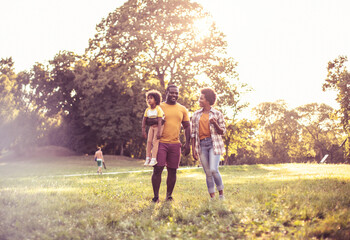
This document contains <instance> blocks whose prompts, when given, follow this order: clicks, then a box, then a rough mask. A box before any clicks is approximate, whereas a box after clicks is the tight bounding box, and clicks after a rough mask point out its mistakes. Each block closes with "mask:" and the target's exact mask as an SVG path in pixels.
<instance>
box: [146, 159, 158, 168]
mask: <svg viewBox="0 0 350 240" xmlns="http://www.w3.org/2000/svg"><path fill="white" fill-rule="evenodd" d="M157 163H158V162H157V159H156V158H152V159H151V161H150V162H149V164H148V166H150V167H153V166H154V165H156V164H157Z"/></svg>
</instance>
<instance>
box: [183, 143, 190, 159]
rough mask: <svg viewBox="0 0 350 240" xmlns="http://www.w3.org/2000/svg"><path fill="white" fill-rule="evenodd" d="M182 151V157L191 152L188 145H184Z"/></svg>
mask: <svg viewBox="0 0 350 240" xmlns="http://www.w3.org/2000/svg"><path fill="white" fill-rule="evenodd" d="M183 148H184V150H183V155H185V156H187V155H188V154H189V153H190V152H191V147H190V144H189V143H186V144H185V145H184V146H183Z"/></svg>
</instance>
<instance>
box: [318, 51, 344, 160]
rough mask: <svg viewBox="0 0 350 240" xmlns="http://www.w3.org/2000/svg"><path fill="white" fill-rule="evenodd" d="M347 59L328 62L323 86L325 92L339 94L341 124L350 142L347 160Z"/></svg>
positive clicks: (339, 58)
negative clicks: (332, 91) (329, 91)
mask: <svg viewBox="0 0 350 240" xmlns="http://www.w3.org/2000/svg"><path fill="white" fill-rule="evenodd" d="M347 60H348V59H347V57H345V56H339V57H338V58H336V59H334V60H333V61H330V62H328V67H327V70H328V75H327V78H326V80H325V83H324V84H323V91H326V90H329V89H331V90H335V91H337V92H338V94H337V98H336V101H337V102H338V103H339V105H340V109H339V110H338V114H339V115H340V119H341V124H342V126H343V129H344V131H345V133H346V134H347V138H348V140H347V141H346V143H345V149H346V158H347V159H348V160H349V159H350V73H349V72H348V71H347V69H346V66H345V63H346V62H347Z"/></svg>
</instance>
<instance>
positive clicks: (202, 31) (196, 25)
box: [193, 17, 213, 41]
mask: <svg viewBox="0 0 350 240" xmlns="http://www.w3.org/2000/svg"><path fill="white" fill-rule="evenodd" d="M212 24H213V21H212V20H211V19H210V18H208V17H204V18H199V19H196V20H195V21H194V22H193V30H194V32H195V33H196V34H197V36H196V40H198V41H201V40H203V39H205V38H208V37H209V36H210V27H211V25H212Z"/></svg>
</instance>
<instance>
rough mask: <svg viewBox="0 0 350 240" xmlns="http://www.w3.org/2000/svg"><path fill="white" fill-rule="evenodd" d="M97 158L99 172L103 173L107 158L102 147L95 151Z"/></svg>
mask: <svg viewBox="0 0 350 240" xmlns="http://www.w3.org/2000/svg"><path fill="white" fill-rule="evenodd" d="M95 160H96V162H97V167H98V170H97V173H98V174H102V164H103V163H104V161H105V160H104V158H103V154H102V151H101V148H100V147H99V148H98V149H97V151H96V152H95Z"/></svg>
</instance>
